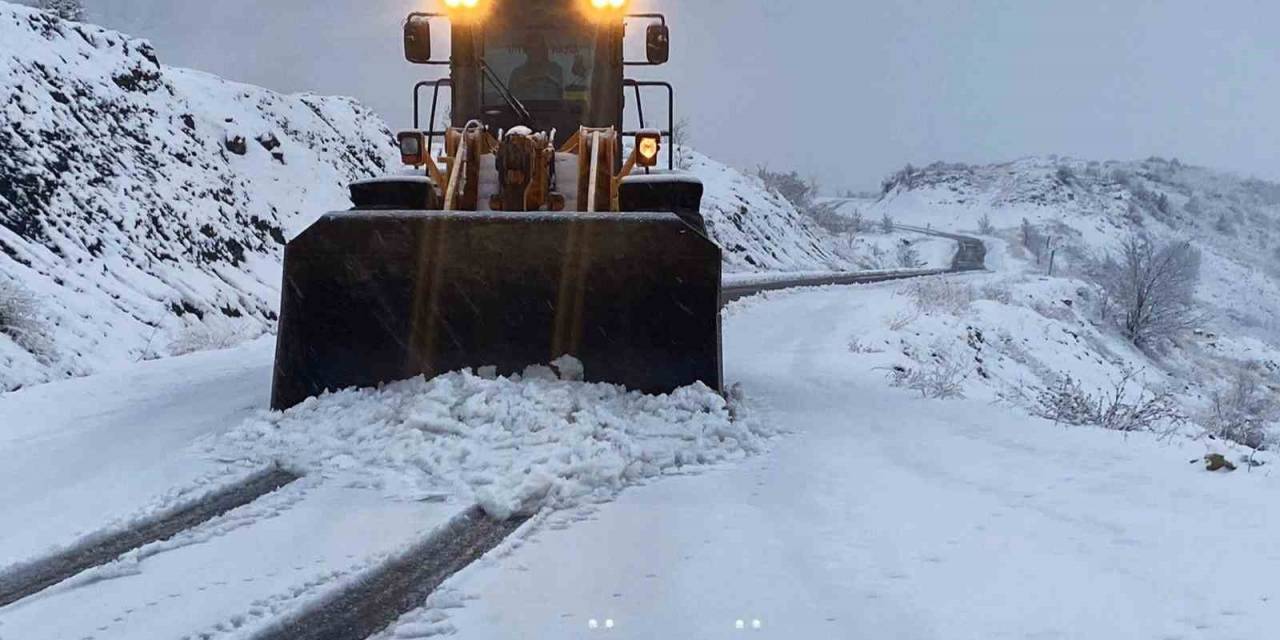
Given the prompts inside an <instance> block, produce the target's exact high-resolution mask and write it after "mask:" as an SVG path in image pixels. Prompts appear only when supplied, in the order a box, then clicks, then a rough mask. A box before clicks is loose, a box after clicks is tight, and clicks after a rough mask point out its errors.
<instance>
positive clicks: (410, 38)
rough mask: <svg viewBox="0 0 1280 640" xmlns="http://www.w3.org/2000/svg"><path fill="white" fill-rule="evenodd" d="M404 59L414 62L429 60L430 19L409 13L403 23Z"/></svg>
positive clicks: (419, 62)
mask: <svg viewBox="0 0 1280 640" xmlns="http://www.w3.org/2000/svg"><path fill="white" fill-rule="evenodd" d="M404 59H405V60H408V61H409V62H412V63H414V64H427V63H428V62H431V19H430V18H428V17H426V16H420V15H411V16H409V19H408V20H406V21H405V23H404Z"/></svg>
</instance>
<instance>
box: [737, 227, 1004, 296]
mask: <svg viewBox="0 0 1280 640" xmlns="http://www.w3.org/2000/svg"><path fill="white" fill-rule="evenodd" d="M894 228H895V229H898V230H900V231H910V232H912V233H919V234H923V235H929V236H936V237H939V238H949V239H951V240H955V241H956V254H955V256H954V257H952V259H951V267H950V268H948V269H916V270H907V271H875V272H851V273H843V274H831V275H819V276H800V277H796V278H786V279H770V280H767V281H762V282H752V283H746V284H736V285H731V286H727V287H722V288H721V292H720V304H721V305H722V306H723V305H725V304H728V303H730V302H733V301H734V300H739V299H741V298H747V297H750V296H753V295H756V294H758V293H763V292H765V291H778V290H782V289H795V288H799V287H825V286H830V285H842V284H872V283H876V282H890V281H893V280H907V279H910V278H922V277H925V276H937V275H944V274H948V273H963V272H966V271H982V270H984V269H986V268H987V267H986V258H987V245H985V244H983V242H982V241H981V240H979V239H977V238H973V237H970V236H964V235H960V234H955V233H947V232H944V231H935V230H933V229H929V228H926V227H913V226H910V225H894Z"/></svg>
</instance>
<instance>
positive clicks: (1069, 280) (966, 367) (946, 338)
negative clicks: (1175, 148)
mask: <svg viewBox="0 0 1280 640" xmlns="http://www.w3.org/2000/svg"><path fill="white" fill-rule="evenodd" d="M839 211H840V212H842V213H844V214H846V215H852V214H853V212H855V211H856V212H858V213H859V214H860V215H862V216H863V217H864V218H867V219H871V220H880V219H882V218H884V217H889V218H892V219H893V220H895V221H896V222H899V223H907V224H914V225H920V226H926V225H928V226H932V227H933V228H935V229H942V230H954V231H961V232H965V233H970V234H975V235H985V237H986V238H987V242H988V244H989V245H990V249H991V251H990V253H989V256H988V266H989V267H990V268H991V269H992V270H993V271H995V273H994V274H992V275H989V276H982V277H981V278H980V279H976V280H971V281H970V282H969V284H967V285H962V284H957V285H955V286H942V285H937V286H924V287H921V286H917V285H911V286H906V287H903V289H902V293H903V294H904V301H905V302H906V303H907V305H906V306H907V308H905V309H899V310H897V311H896V312H895V313H896V315H894V314H891V315H890V317H889V318H887V319H886V320H885V321H884V323H883V326H880V327H868V328H867V329H866V331H865V332H864V333H863V335H860V336H858V342H857V344H856V345H854V346H855V350H856V351H867V350H869V351H870V352H873V353H874V352H876V351H883V350H887V351H890V352H896V353H897V357H896V358H889V360H892V361H893V362H892V363H890V362H886V361H884V360H885V359H884V358H883V357H878V356H874V355H862V356H861V357H862V358H864V359H867V358H870V359H873V360H879V361H880V364H881V365H886V366H899V367H903V368H907V369H913V370H916V371H929V370H932V371H937V370H938V367H937V366H936V365H937V364H938V363H943V364H945V363H946V361H948V360H951V361H954V362H955V363H958V364H957V365H956V366H957V368H958V369H959V373H964V372H966V371H967V373H969V374H970V375H969V377H968V378H967V380H966V382H965V383H964V384H963V385H961V386H962V387H965V388H968V389H969V390H968V391H967V393H969V394H970V395H974V396H984V397H993V398H1000V399H1003V400H1007V401H1009V402H1012V403H1014V404H1017V405H1020V406H1021V407H1023V408H1024V409H1029V410H1031V411H1033V412H1037V411H1039V412H1043V411H1044V410H1045V409H1046V407H1045V406H1044V400H1045V399H1046V397H1047V396H1046V392H1047V393H1048V396H1053V395H1054V394H1055V393H1056V391H1054V390H1055V389H1056V390H1062V389H1065V387H1064V385H1077V386H1079V387H1080V388H1081V389H1083V390H1084V392H1085V393H1087V394H1088V395H1091V396H1093V397H1094V399H1095V400H1096V399H1098V398H1101V397H1102V396H1105V395H1108V394H1111V395H1114V393H1115V391H1116V388H1117V386H1118V385H1120V384H1121V383H1122V382H1124V380H1125V379H1126V377H1127V376H1128V375H1129V374H1127V373H1126V372H1132V376H1133V377H1134V380H1131V381H1130V382H1129V384H1128V388H1127V393H1126V394H1125V400H1126V401H1130V402H1132V401H1136V399H1137V397H1138V395H1139V394H1141V393H1144V392H1145V393H1146V394H1147V396H1148V397H1153V396H1158V395H1160V394H1163V393H1169V394H1171V397H1172V399H1173V400H1175V403H1176V406H1177V407H1178V408H1179V410H1180V411H1181V412H1182V413H1183V415H1184V416H1185V417H1186V418H1187V425H1189V426H1190V427H1191V429H1190V430H1189V431H1188V433H1190V434H1192V435H1195V434H1196V433H1197V431H1196V427H1204V426H1210V425H1211V424H1212V423H1214V421H1215V420H1219V419H1220V416H1219V414H1218V413H1216V412H1217V411H1218V410H1217V409H1216V408H1215V399H1214V398H1215V394H1216V395H1217V396H1218V398H1219V399H1220V400H1221V402H1222V404H1224V405H1231V404H1233V403H1234V404H1236V405H1248V406H1247V407H1235V408H1240V409H1241V410H1242V411H1243V412H1244V413H1251V414H1252V415H1254V416H1255V419H1256V421H1261V422H1262V423H1263V424H1264V427H1265V429H1266V430H1267V431H1269V432H1270V434H1271V435H1270V438H1271V444H1272V446H1274V445H1275V444H1277V443H1280V422H1277V418H1278V417H1280V406H1277V404H1276V403H1275V401H1274V398H1275V397H1277V393H1280V255H1277V252H1278V251H1280V185H1276V184H1272V183H1267V182H1263V181H1259V180H1254V179H1246V178H1240V177H1237V176H1233V175H1229V174H1224V173H1219V172H1215V171H1211V170H1208V169H1203V168H1198V167H1191V166H1186V165H1184V164H1182V163H1180V162H1178V161H1173V160H1161V159H1154V158H1153V159H1149V160H1146V161H1141V162H1107V163H1100V162H1087V161H1081V160H1072V159H1063V158H1055V157H1049V158H1029V159H1024V160H1019V161H1016V162H1010V163H1005V164H998V165H990V166H968V165H946V164H936V165H932V166H930V167H926V168H924V169H910V170H904V171H902V172H899V173H898V174H895V175H894V176H892V177H891V178H889V179H888V180H886V181H885V188H884V193H883V195H882V196H881V197H879V198H861V199H850V200H847V201H845V202H844V203H843V205H841V206H840V208H839ZM984 222H985V223H986V224H984ZM1024 229H1029V230H1030V231H1031V235H1032V237H1034V238H1035V240H1034V247H1028V246H1027V244H1028V243H1027V242H1026V241H1025V237H1026V235H1027V232H1026V231H1025V230H1024ZM983 231H985V232H986V233H985V234H983ZM1134 232H1138V233H1144V234H1147V235H1148V236H1150V237H1152V238H1154V239H1155V241H1156V242H1157V243H1159V242H1169V241H1175V240H1177V241H1182V240H1186V241H1189V242H1190V243H1191V244H1192V245H1193V246H1195V247H1196V248H1197V249H1199V252H1200V255H1201V267H1200V281H1199V283H1198V285H1197V286H1196V289H1195V292H1194V296H1195V306H1196V309H1194V310H1193V311H1195V312H1200V311H1203V312H1205V317H1204V318H1203V319H1201V320H1200V321H1199V322H1198V325H1197V326H1196V327H1194V328H1193V330H1191V331H1186V332H1184V333H1181V334H1179V335H1177V336H1175V340H1174V341H1173V342H1172V344H1169V345H1165V348H1162V349H1157V350H1152V349H1139V348H1136V347H1135V346H1134V345H1133V344H1130V343H1129V342H1128V341H1127V340H1125V339H1124V337H1123V335H1122V334H1121V332H1120V331H1119V329H1118V328H1117V327H1116V326H1115V323H1114V317H1115V314H1114V313H1113V314H1111V315H1110V316H1106V312H1105V309H1106V303H1105V302H1104V301H1105V300H1106V299H1107V296H1106V295H1105V292H1104V288H1103V287H1102V286H1101V283H1099V281H1098V280H1097V279H1096V278H1095V277H1093V275H1092V274H1093V273H1094V272H1095V271H1096V269H1095V267H1096V265H1097V264H1098V262H1097V260H1098V259H1099V258H1102V257H1104V256H1106V255H1107V254H1108V253H1114V252H1115V251H1116V250H1117V247H1118V246H1119V244H1120V242H1121V240H1123V239H1124V238H1125V237H1127V236H1129V235H1130V234H1131V233H1134ZM1050 263H1052V265H1053V267H1052V268H1053V273H1052V274H1050V273H1049V269H1050ZM969 356H972V357H969ZM966 363H967V364H966ZM943 368H945V367H943ZM1237 384H1243V385H1245V386H1246V387H1247V388H1248V389H1250V390H1251V393H1252V399H1250V400H1249V401H1248V402H1245V401H1243V400H1239V399H1233V398H1234V396H1232V393H1231V392H1232V391H1233V389H1234V387H1233V385H1237ZM1077 395H1078V394H1077ZM1058 397H1060V398H1061V397H1062V396H1061V395H1059V396H1058ZM1268 398H1272V400H1267V399H1268ZM1237 400H1239V401H1237ZM1225 410H1226V412H1227V413H1230V411H1232V410H1234V409H1233V407H1231V406H1226V407H1225ZM1237 417H1238V416H1237Z"/></svg>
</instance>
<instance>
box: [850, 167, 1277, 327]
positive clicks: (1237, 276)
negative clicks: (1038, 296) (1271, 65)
mask: <svg viewBox="0 0 1280 640" xmlns="http://www.w3.org/2000/svg"><path fill="white" fill-rule="evenodd" d="M863 209H864V211H865V215H868V216H874V217H877V218H878V217H880V216H882V215H889V216H892V217H894V218H895V219H897V220H899V221H901V222H908V223H911V224H921V225H924V224H932V225H933V226H935V227H939V228H944V227H945V228H952V229H964V230H968V231H975V230H977V228H978V226H979V221H980V219H981V217H982V216H983V215H987V216H989V217H990V220H991V223H992V225H993V226H994V227H995V228H996V229H997V230H1001V231H1003V232H1004V233H1003V235H1005V236H1006V237H1008V238H1010V239H1011V240H1015V243H1014V244H1017V242H1016V240H1017V239H1016V238H1015V237H1014V236H1015V235H1016V234H1014V233H1013V231H1014V230H1016V229H1018V228H1019V227H1020V225H1021V223H1022V220H1024V219H1025V220H1027V221H1029V222H1030V223H1031V224H1033V225H1036V226H1037V227H1039V228H1041V229H1042V235H1043V236H1045V237H1046V238H1051V239H1052V242H1053V243H1054V248H1057V249H1058V256H1057V259H1058V260H1060V261H1065V263H1066V264H1065V266H1066V267H1067V268H1068V269H1070V267H1071V266H1072V264H1074V265H1076V266H1079V264H1080V262H1081V260H1082V259H1084V258H1087V257H1090V256H1091V255H1092V256H1096V255H1098V254H1100V253H1102V252H1105V251H1107V250H1108V249H1110V248H1113V247H1115V245H1116V243H1117V241H1118V240H1120V239H1121V238H1123V237H1124V236H1125V235H1126V234H1127V233H1128V232H1129V231H1130V230H1133V229H1136V230H1141V231H1144V232H1146V233H1149V234H1151V235H1153V236H1156V237H1161V238H1185V239H1188V240H1191V241H1192V242H1193V243H1194V244H1196V245H1197V246H1199V247H1200V248H1201V250H1202V252H1203V255H1204V270H1203V276H1204V279H1203V282H1202V284H1201V286H1200V289H1199V292H1198V295H1199V297H1200V299H1201V301H1202V302H1203V303H1204V304H1206V305H1208V306H1210V307H1212V308H1213V309H1214V311H1215V315H1216V316H1217V319H1218V320H1219V321H1221V322H1227V323H1229V324H1230V325H1231V326H1232V327H1233V328H1235V329H1238V330H1240V331H1242V332H1245V333H1248V334H1249V335H1253V336H1255V337H1264V336H1267V335H1270V336H1273V337H1280V280H1277V277H1280V184H1274V183H1270V182H1265V181H1262V180H1257V179H1252V178H1241V177H1239V176H1235V175H1231V174H1226V173H1220V172H1216V171H1212V170H1209V169H1205V168H1201V167H1193V166H1188V165H1185V164H1182V163H1181V162H1179V161H1177V160H1163V159H1160V158H1151V159H1148V160H1145V161H1141V162H1105V163H1103V162H1089V161H1084V160H1075V159H1068V158H1056V157H1049V158H1028V159H1022V160H1018V161H1015V162H1010V163H1005V164H997V165H989V166H969V165H947V164H935V165H932V166H930V167H927V168H925V169H916V170H911V171H907V170H904V171H902V172H899V173H898V174H896V175H894V176H892V177H891V178H889V179H888V180H886V182H885V194H884V196H883V197H882V198H881V199H879V201H876V202H874V203H871V204H869V205H868V206H865V207H863Z"/></svg>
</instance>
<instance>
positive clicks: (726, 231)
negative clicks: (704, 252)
mask: <svg viewBox="0 0 1280 640" xmlns="http://www.w3.org/2000/svg"><path fill="white" fill-rule="evenodd" d="M681 154H682V156H683V157H684V158H685V160H686V165H687V167H688V169H687V170H688V171H690V172H691V173H693V174H694V175H696V176H698V178H700V179H701V180H702V184H703V188H704V189H705V191H704V193H703V199H702V215H703V217H704V218H706V221H707V230H708V231H710V232H711V235H712V236H713V237H714V238H715V239H716V241H717V242H719V243H720V246H721V247H723V249H724V261H725V269H726V271H730V272H747V271H812V270H823V269H834V270H839V269H844V268H848V267H849V266H850V261H849V260H847V259H845V258H842V257H840V256H839V255H838V254H837V252H836V246H835V241H834V240H833V239H832V238H831V237H830V235H829V234H827V233H826V232H825V231H823V230H822V229H821V228H820V227H818V225H816V224H814V222H813V221H812V220H810V219H809V218H807V217H805V215H804V214H802V213H801V212H800V211H799V210H797V209H796V207H795V205H793V204H791V203H790V202H788V201H787V200H786V199H785V198H783V197H782V196H780V195H778V194H776V193H772V192H770V191H769V190H768V189H766V188H765V186H764V183H763V182H762V181H761V180H760V179H759V178H757V177H755V176H749V175H746V174H744V173H742V172H741V171H738V170H737V169H734V168H732V167H729V166H726V165H724V164H721V163H719V162H716V161H715V160H712V159H711V158H708V157H707V156H705V155H702V154H701V153H698V152H696V151H693V150H691V149H681Z"/></svg>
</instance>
